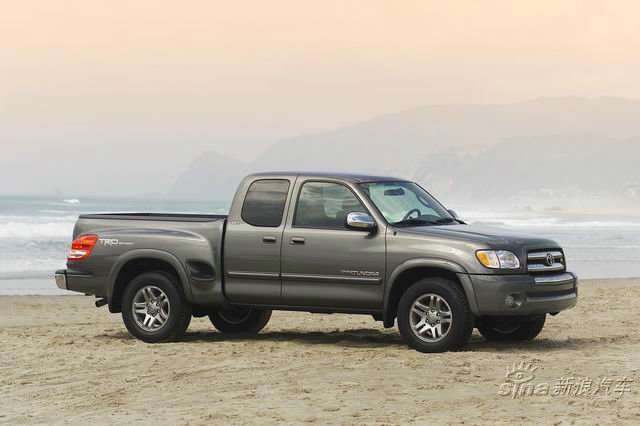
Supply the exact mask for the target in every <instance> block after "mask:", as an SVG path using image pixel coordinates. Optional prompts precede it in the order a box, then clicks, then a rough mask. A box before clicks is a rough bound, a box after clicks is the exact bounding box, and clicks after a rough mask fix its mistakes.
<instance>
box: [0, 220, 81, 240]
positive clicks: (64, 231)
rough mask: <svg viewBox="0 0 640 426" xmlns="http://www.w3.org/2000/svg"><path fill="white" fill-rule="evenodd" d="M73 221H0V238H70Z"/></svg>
mask: <svg viewBox="0 0 640 426" xmlns="http://www.w3.org/2000/svg"><path fill="white" fill-rule="evenodd" d="M74 225H75V222H46V223H28V222H8V223H0V239H4V238H6V239H21V240H23V239H24V240H50V239H65V240H66V239H70V238H71V234H72V232H73V227H74Z"/></svg>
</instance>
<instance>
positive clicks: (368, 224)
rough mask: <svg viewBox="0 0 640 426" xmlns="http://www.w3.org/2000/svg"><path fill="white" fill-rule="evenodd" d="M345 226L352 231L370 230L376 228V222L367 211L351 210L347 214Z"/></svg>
mask: <svg viewBox="0 0 640 426" xmlns="http://www.w3.org/2000/svg"><path fill="white" fill-rule="evenodd" d="M346 222H347V223H346V226H347V228H348V229H352V230H354V231H367V232H371V231H373V230H374V229H376V222H375V221H374V220H373V218H372V217H371V216H369V215H368V214H367V213H362V212H353V213H349V214H348V215H347V221H346Z"/></svg>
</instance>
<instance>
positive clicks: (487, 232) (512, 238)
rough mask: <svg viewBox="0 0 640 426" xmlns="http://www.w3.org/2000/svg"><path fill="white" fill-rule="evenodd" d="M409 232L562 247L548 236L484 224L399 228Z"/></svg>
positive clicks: (505, 244)
mask: <svg viewBox="0 0 640 426" xmlns="http://www.w3.org/2000/svg"><path fill="white" fill-rule="evenodd" d="M400 229H401V230H402V232H406V233H409V234H422V235H425V236H430V237H442V238H455V239H458V240H466V241H474V242H478V243H484V244H487V245H489V246H490V247H491V248H496V249H502V248H507V247H513V246H520V247H522V246H524V247H527V248H536V247H538V248H544V249H549V248H556V247H557V248H560V246H559V245H558V243H556V242H555V241H553V240H549V239H547V238H540V237H536V236H533V235H524V234H518V233H516V232H513V231H509V230H505V229H500V228H494V227H490V226H484V225H442V226H415V227H403V228H399V229H398V230H399V231H400Z"/></svg>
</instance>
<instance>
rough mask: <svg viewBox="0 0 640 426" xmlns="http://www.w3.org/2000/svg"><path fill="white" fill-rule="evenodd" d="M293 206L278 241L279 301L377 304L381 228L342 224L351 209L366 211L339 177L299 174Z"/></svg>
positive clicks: (352, 306)
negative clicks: (316, 177)
mask: <svg viewBox="0 0 640 426" xmlns="http://www.w3.org/2000/svg"><path fill="white" fill-rule="evenodd" d="M296 193H297V194H298V198H297V203H296V206H295V211H294V212H293V214H292V213H289V216H290V223H291V225H290V226H287V228H286V229H285V231H284V234H283V244H282V302H283V304H285V305H288V306H313V307H328V308H346V309H362V310H377V309H381V307H382V300H383V291H384V287H383V282H384V275H385V235H384V229H378V230H377V232H373V233H371V232H367V231H354V230H350V229H347V227H346V226H345V225H346V217H347V214H348V213H351V212H364V213H369V212H368V211H367V209H366V208H365V207H364V205H363V203H362V202H361V200H360V199H359V198H358V196H357V195H356V194H355V192H354V191H353V190H352V189H351V188H349V187H348V186H347V185H345V184H343V183H340V182H332V181H316V180H307V181H304V180H301V179H300V178H299V183H298V184H297V185H296Z"/></svg>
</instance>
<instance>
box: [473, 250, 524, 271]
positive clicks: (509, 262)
mask: <svg viewBox="0 0 640 426" xmlns="http://www.w3.org/2000/svg"><path fill="white" fill-rule="evenodd" d="M476 257H477V258H478V260H479V261H480V263H482V265H484V266H485V267H487V268H491V269H518V268H519V267H520V261H519V260H518V256H516V255H515V254H513V253H512V252H510V251H506V250H479V251H477V252H476Z"/></svg>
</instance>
